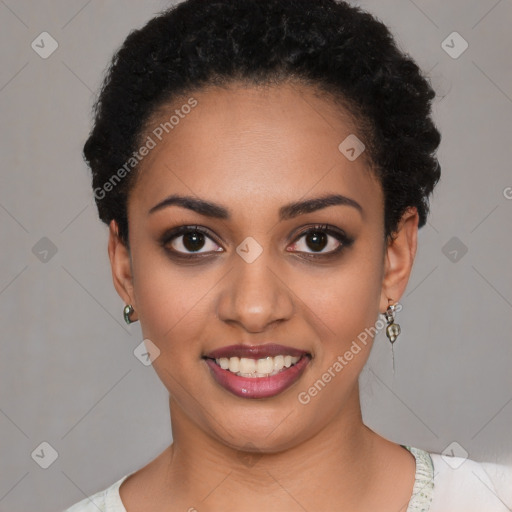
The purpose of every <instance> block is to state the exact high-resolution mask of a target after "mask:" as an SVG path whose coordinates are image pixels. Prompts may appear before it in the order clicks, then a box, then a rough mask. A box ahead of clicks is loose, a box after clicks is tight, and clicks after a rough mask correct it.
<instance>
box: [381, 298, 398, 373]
mask: <svg viewBox="0 0 512 512" xmlns="http://www.w3.org/2000/svg"><path fill="white" fill-rule="evenodd" d="M388 303H389V305H388V309H387V310H386V312H385V313H384V315H385V317H386V322H387V324H388V325H387V327H386V336H387V337H388V338H389V341H390V342H391V353H392V356H393V374H394V373H395V353H394V351H393V344H394V343H395V341H396V339H397V338H398V336H399V334H400V332H401V329H400V325H398V324H396V323H395V310H396V309H397V306H398V302H395V303H393V300H392V299H388Z"/></svg>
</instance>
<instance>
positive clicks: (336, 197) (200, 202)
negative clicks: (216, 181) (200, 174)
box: [148, 194, 363, 221]
mask: <svg viewBox="0 0 512 512" xmlns="http://www.w3.org/2000/svg"><path fill="white" fill-rule="evenodd" d="M172 205H176V206H181V207H182V208H187V209H189V210H192V211H194V212H196V213H199V214H200V215H204V216H206V217H213V218H216V219H225V220H230V219H231V218H232V215H231V212H230V210H229V209H228V208H225V207H224V206H222V205H220V204H216V203H212V202H211V201H206V200H204V199H198V198H196V197H192V196H182V195H178V194H173V195H170V196H169V197H166V198H165V199H164V200H163V201H161V202H159V203H158V204H156V205H155V206H153V207H152V208H151V209H150V210H149V212H148V215H149V214H152V213H154V212H157V211H159V210H162V209H164V208H167V207H169V206H172ZM336 205H343V206H351V207H353V208H355V209H356V210H358V211H359V213H360V214H362V213H363V208H362V206H361V205H360V204H359V203H358V202H357V201H355V200H354V199H351V198H350V197H346V196H343V195H341V194H330V195H326V196H322V197H316V198H314V199H307V200H305V201H296V202H293V203H289V204H287V205H284V206H282V207H281V208H279V220H280V221H282V220H289V219H293V218H295V217H298V216H299V215H304V214H306V213H311V212H314V211H317V210H321V209H323V208H327V207H329V206H336Z"/></svg>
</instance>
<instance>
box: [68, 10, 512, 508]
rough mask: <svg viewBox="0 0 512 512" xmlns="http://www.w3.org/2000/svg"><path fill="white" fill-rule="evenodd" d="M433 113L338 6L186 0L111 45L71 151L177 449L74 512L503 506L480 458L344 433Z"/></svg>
mask: <svg viewBox="0 0 512 512" xmlns="http://www.w3.org/2000/svg"><path fill="white" fill-rule="evenodd" d="M433 98H434V91H433V90H432V88H431V86H430V84H429V83H428V81H427V80H426V79H425V78H424V77H423V76H422V74H421V72H420V70H419V69H418V67H417V65H416V64H415V63H414V62H413V61H412V60H411V59H410V58H409V57H408V56H406V55H405V54H403V53H402V52H401V51H399V50H398V48H397V47H396V45H395V42H394V40H393V38H392V36H391V34H390V32H389V31H388V29H387V28H386V27H385V26H384V25H383V24H382V23H381V22H379V21H377V20H376V19H375V18H373V17H372V16H371V15H370V14H368V13H365V12H363V11H361V10H360V9H358V8H356V7H352V6H349V5H348V4H346V3H344V2H336V1H335V0H315V1H313V0H213V1H211V0H208V1H206V0H188V1H185V2H183V3H181V4H178V5H177V6H176V7H175V8H172V9H170V10H169V11H167V12H165V13H163V14H161V15H159V16H157V17H156V18H154V19H153V20H151V21H150V22H149V23H148V24H147V25H146V26H145V27H144V28H142V29H141V30H138V31H135V32H132V33H131V34H130V35H129V36H128V38H127V39H126V41H125V43H124V45H123V46H122V48H121V49H120V50H119V52H118V53H117V54H116V56H115V58H114V60H113V63H112V66H111V68H110V70H109V73H108V76H107V78H106V80H105V83H104V86H103V89H102V91H101V95H100V98H99V101H98V103H97V108H96V118H95V125H94V128H93V130H92V132H91V135H90V137H89V139H88V140H87V143H86V144H85V148H84V154H85V157H86V159H87V161H88V163H89V165H90V167H91V169H92V174H93V188H94V194H95V198H96V203H97V206H98V211H99V215H100V218H101V219H102V220H103V221H104V222H105V223H107V224H108V225H109V229H110V238H109V245H108V251H109V257H110V262H111V266H112V275H113V280H114V285H115V287H116V290H117V291H118V293H119V295H120V296H121V298H122V299H123V301H124V303H125V304H126V306H125V308H124V318H125V320H126V321H127V322H128V323H131V322H135V321H140V323H141V328H142V332H143V335H144V338H145V345H146V348H147V354H146V357H147V358H148V359H149V360H150V361H151V362H152V364H153V366H154V368H155V371H156V372H157V374H158V376H159V377H160V379H161V380H162V382H163V384H164V385H165V386H166V388H167V389H168V391H169V405H170V412H171V423H172V433H173V443H172V445H171V446H169V447H168V448H167V449H166V450H165V451H164V452H163V453H161V454H160V455H159V456H158V457H157V458H156V459H154V460H153V461H151V462H150V463H149V464H148V465H147V466H145V467H143V468H142V469H140V470H138V471H136V472H135V473H132V474H130V475H126V476H125V477H123V478H122V479H121V480H119V481H118V482H116V483H114V484H113V485H112V486H111V487H109V488H108V489H106V490H105V491H102V492H99V493H97V494H96V495H94V496H91V497H90V498H87V499H85V500H83V501H82V502H80V503H78V504H76V505H74V506H73V507H71V508H69V509H68V512H79V511H86V512H88V511H93V510H98V509H99V510H103V511H108V512H113V511H127V512H136V511H139V510H140V511H146V510H151V511H156V512H159V511H164V510H165V511H174V510H189V511H194V510H198V511H200V512H201V511H223V512H226V511H231V510H243V511H251V512H252V511H261V510H265V511H267V512H272V511H277V510H279V511H283V510H286V511H304V510H306V511H338V510H340V511H341V510H350V511H352V512H363V511H376V510H378V511H380V512H388V511H389V512H398V511H403V512H405V511H407V512H411V511H420V510H422V511H429V512H439V511H448V510H449V511H451V512H455V511H459V510H460V511H462V510H464V511H465V512H468V511H473V510H474V511H477V510H478V511H480V512H481V511H483V510H485V511H486V512H490V511H496V512H497V511H505V510H508V509H507V508H506V506H505V505H504V503H503V502H502V501H501V500H500V499H499V497H498V496H497V492H496V489H495V488H494V487H493V483H492V482H491V480H490V479H489V476H488V475H487V473H486V471H485V467H484V465H482V464H479V463H477V462H475V461H472V460H466V461H462V460H461V461H459V460H458V459H457V458H455V459H457V460H455V462H461V464H460V467H459V468H458V469H457V470H455V469H454V467H455V466H456V464H451V465H449V464H447V463H446V462H445V461H444V460H443V459H442V457H441V456H440V455H439V454H430V453H428V452H426V451H424V450H422V449H420V448H416V447H409V446H404V445H400V444H396V443H393V442H391V441H389V440H387V439H385V438H383V437H382V436H380V435H379V434H378V433H376V432H374V431H372V430H371V429H370V428H368V427H367V426H366V425H365V424H364V423H363V420H362V416H361V408H360V400H359V388H358V377H359V374H360V372H361V370H362V369H363V367H364V365H365V362H366V361H367V359H368V356H369V353H370V350H371V346H372V341H373V337H374V335H375V332H377V331H378V330H379V329H385V330H386V334H387V336H388V338H389V340H390V342H391V343H393V342H394V341H395V340H396V338H397V337H398V336H399V334H400V328H399V325H398V324H397V323H396V322H395V314H396V313H397V311H398V310H399V309H400V307H399V306H400V304H399V302H398V301H399V299H400V298H401V296H402V294H403V293H404V290H405V288H406V286H407V282H408V279H409V276H410V273H411V269H412V265H413V261H414V257H415V253H416V247H417V232H418V228H420V227H422V226H423V225H424V224H425V223H426V219H427V215H428V211H429V202H428V199H429V196H430V194H431V193H432V191H433V189H434V187H435V185H436V183H437V182H438V180H439V177H440V166H439V163H438V161H437V159H436V157H435V152H436V149H437V147H438V145H439V142H440V135H439V132H438V130H437V129H436V127H435V126H434V124H433V122H432V119H431V102H432V99H433ZM379 313H380V314H381V315H384V319H385V321H384V320H383V319H382V317H380V316H379ZM368 332H369V333H371V335H370V336H368V335H367V336H363V335H362V334H363V333H368ZM462 462H463V464H462ZM504 471H505V470H504ZM503 475H504V478H508V477H509V476H510V474H509V473H506V474H505V473H503ZM476 478H478V481H480V482H483V483H484V485H480V486H477V485H475V482H476V480H475V479H476ZM511 481H512V480H511Z"/></svg>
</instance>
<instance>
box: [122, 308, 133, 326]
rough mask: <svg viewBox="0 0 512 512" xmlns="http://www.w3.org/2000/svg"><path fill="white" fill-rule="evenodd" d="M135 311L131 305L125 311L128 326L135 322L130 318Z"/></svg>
mask: <svg viewBox="0 0 512 512" xmlns="http://www.w3.org/2000/svg"><path fill="white" fill-rule="evenodd" d="M133 311H134V310H133V306H132V305H131V304H127V305H126V306H125V307H124V309H123V316H124V321H125V322H126V323H127V324H131V323H132V322H133V320H132V319H131V318H130V316H131V314H132V313H133Z"/></svg>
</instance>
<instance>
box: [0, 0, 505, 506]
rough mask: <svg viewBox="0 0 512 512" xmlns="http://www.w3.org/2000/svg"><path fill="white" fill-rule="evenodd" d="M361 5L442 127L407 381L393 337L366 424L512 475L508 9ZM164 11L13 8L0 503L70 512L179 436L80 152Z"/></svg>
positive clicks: (415, 280) (2, 283)
mask: <svg viewBox="0 0 512 512" xmlns="http://www.w3.org/2000/svg"><path fill="white" fill-rule="evenodd" d="M359 4H360V5H362V6H363V7H365V8H368V10H370V11H371V12H373V13H375V14H377V15H378V16H379V17H380V18H381V19H382V20H383V21H385V22H386V23H387V24H388V25H389V26H390V28H391V29H392V30H393V31H394V33H395V35H396V37H397V39H398V41H399V43H400V44H401V46H402V47H403V48H405V49H406V50H407V51H408V52H409V53H410V54H411V55H412V56H413V57H414V58H416V59H417V61H418V63H419V64H420V65H421V66H422V68H423V69H425V70H426V71H428V72H429V74H430V76H431V79H432V83H433V85H434V87H435V88H436V90H437V91H438V93H439V95H440V96H439V98H438V100H437V102H436V105H435V118H436V122H437V124H438V126H439V128H440V130H441V132H442V135H443V142H442V147H441V149H440V151H439V157H440V160H441V164H442V173H443V174H442V179H441V182H440V184H439V185H438V187H437V189H436V192H435V195H434V197H433V200H432V203H431V204H432V215H431V217H430V220H429V223H428V225H426V226H425V227H424V228H422V229H421V230H420V235H419V251H418V254H417V258H416V262H415V266H414V270H413V273H412V276H411V279H410V283H409V286H408V289H407V291H406V293H405V295H404V297H403V298H402V301H401V302H402V304H403V310H402V312H401V313H400V314H399V316H398V321H399V323H400V324H401V325H402V335H401V336H400V338H399V341H398V342H397V343H396V345H395V358H396V374H395V375H393V373H392V362H391V351H390V347H389V343H388V341H387V339H386V338H385V336H383V335H382V334H380V335H379V336H378V338H377V339H376V343H375V346H374V349H373V352H372V355H371V358H370V361H369V363H368V365H367V367H366V368H365V370H364V371H363V374H362V375H361V388H362V400H363V414H364V419H365V421H366V423H367V424H368V425H369V426H370V427H371V428H373V429H374V430H376V431H378V432H379V433H381V435H383V436H386V437H388V438H389V439H391V440H393V441H395V442H400V443H403V444H409V445H413V446H418V447H421V448H424V449H427V450H430V451H435V452H442V451H443V450H445V449H446V448H447V447H450V448H449V451H450V450H451V449H452V448H453V446H455V445H451V446H450V444H451V443H452V442H454V441H456V442H457V443H459V444H460V445H461V447H463V449H464V450H466V451H467V452H468V453H469V457H470V458H473V459H475V460H478V461H493V462H500V463H506V464H512V439H511V435H510V432H511V431H512V372H511V371H510V368H511V363H512V343H511V342H510V340H511V336H510V332H511V329H512V286H511V285H512V269H511V263H510V261H511V258H510V252H511V249H512V240H511V224H512V223H511V221H512V199H510V198H512V189H511V188H507V187H512V173H511V171H510V162H511V159H512V151H511V146H512V144H511V140H510V134H511V130H510V122H511V120H512V69H511V66H510V46H511V45H510V43H511V32H510V30H508V29H509V27H510V23H511V22H512V2H511V1H510V0H500V1H497V0H480V1H478V2H467V1H465V0H452V1H450V2H444V1H441V0H435V1H426V0H416V1H415V2H413V1H410V0H388V1H385V2H383V1H377V0H367V1H363V2H359ZM167 5H169V3H168V2H164V1H152V0H147V1H144V2H136V1H134V0H131V1H121V0H109V1H105V0H104V1H101V0H89V1H87V0H67V1H64V0H51V1H50V0H46V1H37V2H36V1H29V0H0V40H1V46H0V47H1V56H2V65H1V69H0V109H1V113H2V114H1V116H2V117H1V119H2V124H1V130H2V131H1V134H0V135H1V137H0V140H1V145H2V152H1V155H2V157H1V167H2V171H1V177H0V179H1V181H0V243H1V247H2V252H1V254H2V257H1V266H0V316H1V322H0V340H1V356H2V357H1V358H0V365H1V367H0V375H1V387H0V433H1V435H0V461H1V472H0V510H1V511H10V512H18V511H27V510H35V509H37V510H39V511H40V512H46V511H48V512H49V511H55V510H62V509H63V508H64V507H66V506H69V505H70V504H71V503H74V502H76V501H78V500H80V499H82V498H84V497H85V496H86V495H89V494H91V493H93V492H96V491H98V490H100V489H103V488H105V487H107V486H108V485H110V484H111V483H113V482H114V481H115V480H117V479H119V478H120V477H121V476H123V475H125V474H127V473H128V472H131V471H134V470H136V469H137V468H139V467H142V466H143V465H145V464H146V463H147V462H148V461H149V460H151V459H152V458H154V457H155V456H156V455H157V454H158V453H160V451H162V450H163V449H164V448H165V447H166V446H167V445H168V444H169V443H170V441H171V435H170V424H169V415H168V403H167V393H166V390H165V388H164V387H163V385H162V384H161V383H160V381H159V380H158V378H157V377H156V375H155V373H154V371H153V369H152V368H151V367H145V366H143V365H142V364H141V363H140V362H139V361H138V360H137V359H136V358H135V357H134V355H133V350H134V349H135V347H136V346H137V345H138V344H139V343H140V342H141V340H142V337H141V333H140V328H139V325H138V324H134V325H132V326H130V327H128V326H126V325H124V323H123V320H122V306H123V304H122V302H121V300H120V299H119V297H118V296H117V294H116V292H115V290H114V288H113V285H112V283H111V276H110V268H109V263H108V257H107V249H106V242H107V230H106V227H105V226H104V225H102V224H100V222H99V221H98V220H97V217H96V210H95V206H94V204H93V196H92V191H91V188H90V179H89V174H88V170H87V168H86V166H85V164H84V162H83V161H82V157H81V150H82V145H83V142H84V140H85V138H86V136H87V133H88V130H89V128H90V123H91V117H90V109H91V106H92V102H93V99H94V95H93V93H94V92H95V91H96V90H97V89H98V87H99V85H100V82H101V78H102V76H103V72H104V70H105V68H106V66H107V64H108V61H109V59H110V57H111V55H112V52H113V51H114V49H115V48H116V47H117V46H118V45H119V44H120V43H121V42H122V40H123V39H124V38H125V37H126V35H127V34H128V32H129V31H130V30H131V29H132V28H135V27H139V26H141V25H143V24H144V23H145V21H146V20H147V19H149V17H151V16H152V15H153V14H154V13H156V12H158V11H159V10H161V9H162V8H164V7H165V6H167ZM43 31H47V32H49V33H50V34H51V35H52V37H53V38H55V39H56V40H57V41H58V44H59V47H58V49H57V50H56V51H55V53H53V54H52V55H51V56H50V57H49V58H47V59H43V58H41V57H40V56H39V55H38V54H37V53H36V52H35V51H34V50H33V49H32V48H31V42H32V41H33V40H35V39H36V37H37V36H38V35H39V34H40V33H41V32H43ZM453 31H457V32H459V33H460V34H461V35H462V36H463V37H464V39H465V40H467V42H468V43H469V47H468V49H467V50H466V51H465V52H464V53H463V54H462V55H461V56H460V57H459V58H457V59H454V58H452V57H450V56H449V55H448V54H447V53H446V52H445V50H444V49H443V48H442V46H441V44H442V41H443V40H445V39H446V38H447V36H448V35H449V34H451V33H452V32H453ZM448 44H450V45H451V46H454V47H455V50H457V49H458V48H460V45H459V43H458V42H456V41H454V43H453V44H452V43H451V42H450V40H448ZM507 196H508V197H507ZM43 237H47V238H48V239H49V240H51V242H52V243H53V244H54V245H55V247H56V249H57V252H56V253H55V254H54V255H52V252H51V250H50V252H48V253H47V254H45V253H44V252H43V251H44V250H45V249H46V250H48V248H49V245H48V241H46V240H43V241H42V242H39V241H40V239H41V238H43ZM453 237H456V239H454V240H452V238H453ZM38 242H39V245H36V244H37V243H38ZM446 244H448V245H446ZM34 246H36V248H35V249H34ZM464 247H467V253H466V254H463V250H461V249H463V248H464ZM454 250H455V251H456V253H454V252H453V251H454ZM450 252H451V254H450ZM45 258H46V261H45ZM454 259H455V261H453V260H454ZM340 307H341V306H340ZM42 442H47V443H49V444H50V445H51V446H52V447H53V448H54V449H55V450H56V451H57V452H58V458H57V459H56V460H55V462H54V463H53V464H51V465H50V467H49V468H48V469H42V468H41V467H40V466H39V465H38V463H36V461H35V460H38V462H41V461H42V459H44V457H48V454H49V453H50V452H49V450H48V449H46V451H45V452H44V453H45V455H44V457H42V456H40V457H39V459H38V458H37V457H36V456H34V459H35V460H34V459H33V458H32V456H31V454H32V453H33V452H34V450H36V448H38V447H39V445H40V444H41V443H42ZM43 450H44V448H43ZM457 450H458V451H457ZM460 450H461V448H459V447H458V445H457V446H456V447H455V450H454V453H455V454H459V453H462V452H461V451H460ZM37 453H40V448H39V449H38V450H37ZM511 505H512V504H511Z"/></svg>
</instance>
